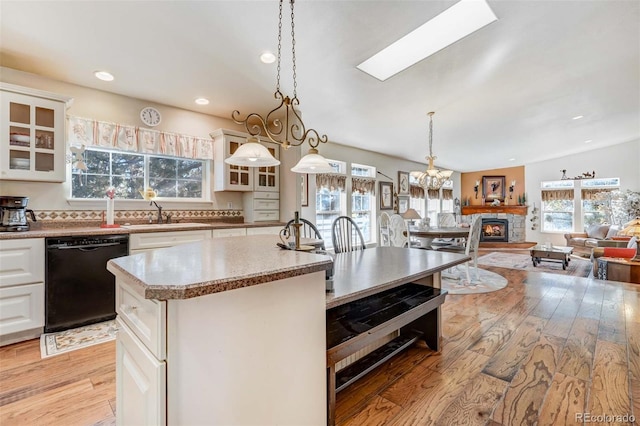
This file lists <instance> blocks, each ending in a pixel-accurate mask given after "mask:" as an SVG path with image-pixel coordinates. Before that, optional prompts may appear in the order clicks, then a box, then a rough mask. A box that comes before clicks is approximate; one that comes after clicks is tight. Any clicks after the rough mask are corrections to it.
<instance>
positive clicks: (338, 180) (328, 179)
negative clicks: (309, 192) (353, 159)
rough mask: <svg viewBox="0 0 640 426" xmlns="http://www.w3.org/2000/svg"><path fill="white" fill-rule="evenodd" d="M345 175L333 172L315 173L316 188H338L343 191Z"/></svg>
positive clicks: (345, 180)
mask: <svg viewBox="0 0 640 426" xmlns="http://www.w3.org/2000/svg"><path fill="white" fill-rule="evenodd" d="M346 182H347V177H346V176H345V175H339V174H333V173H319V174H317V175H316V188H327V189H329V190H331V191H334V190H336V189H339V190H340V191H344V188H345V183H346Z"/></svg>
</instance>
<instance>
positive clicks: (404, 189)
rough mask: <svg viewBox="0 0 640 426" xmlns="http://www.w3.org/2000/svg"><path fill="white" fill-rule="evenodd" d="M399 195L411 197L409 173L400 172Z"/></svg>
mask: <svg viewBox="0 0 640 426" xmlns="http://www.w3.org/2000/svg"><path fill="white" fill-rule="evenodd" d="M398 195H409V172H398Z"/></svg>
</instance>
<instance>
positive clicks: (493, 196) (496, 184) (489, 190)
mask: <svg viewBox="0 0 640 426" xmlns="http://www.w3.org/2000/svg"><path fill="white" fill-rule="evenodd" d="M482 196H483V197H484V199H485V200H486V201H493V200H500V201H504V196H505V178H504V176H482Z"/></svg>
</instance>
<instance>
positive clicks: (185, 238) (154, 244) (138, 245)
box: [129, 229, 211, 254]
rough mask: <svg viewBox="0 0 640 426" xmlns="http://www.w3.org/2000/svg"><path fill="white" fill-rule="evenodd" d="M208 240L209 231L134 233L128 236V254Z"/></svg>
mask: <svg viewBox="0 0 640 426" xmlns="http://www.w3.org/2000/svg"><path fill="white" fill-rule="evenodd" d="M210 238H211V231H210V230H208V229H198V230H193V231H168V232H145V233H134V234H131V235H130V236H129V253H130V254H136V253H141V252H143V251H148V250H155V249H158V248H164V247H173V246H177V245H179V244H187V243H195V242H197V241H203V240H208V239H210Z"/></svg>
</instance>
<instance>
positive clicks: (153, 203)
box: [149, 201, 162, 223]
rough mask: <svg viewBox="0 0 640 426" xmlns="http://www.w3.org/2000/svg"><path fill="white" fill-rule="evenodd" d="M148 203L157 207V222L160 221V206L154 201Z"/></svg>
mask: <svg viewBox="0 0 640 426" xmlns="http://www.w3.org/2000/svg"><path fill="white" fill-rule="evenodd" d="M149 205H150V206H156V208H157V209H158V223H162V207H161V206H159V205H158V203H156V202H155V201H151V202H150V203H149Z"/></svg>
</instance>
